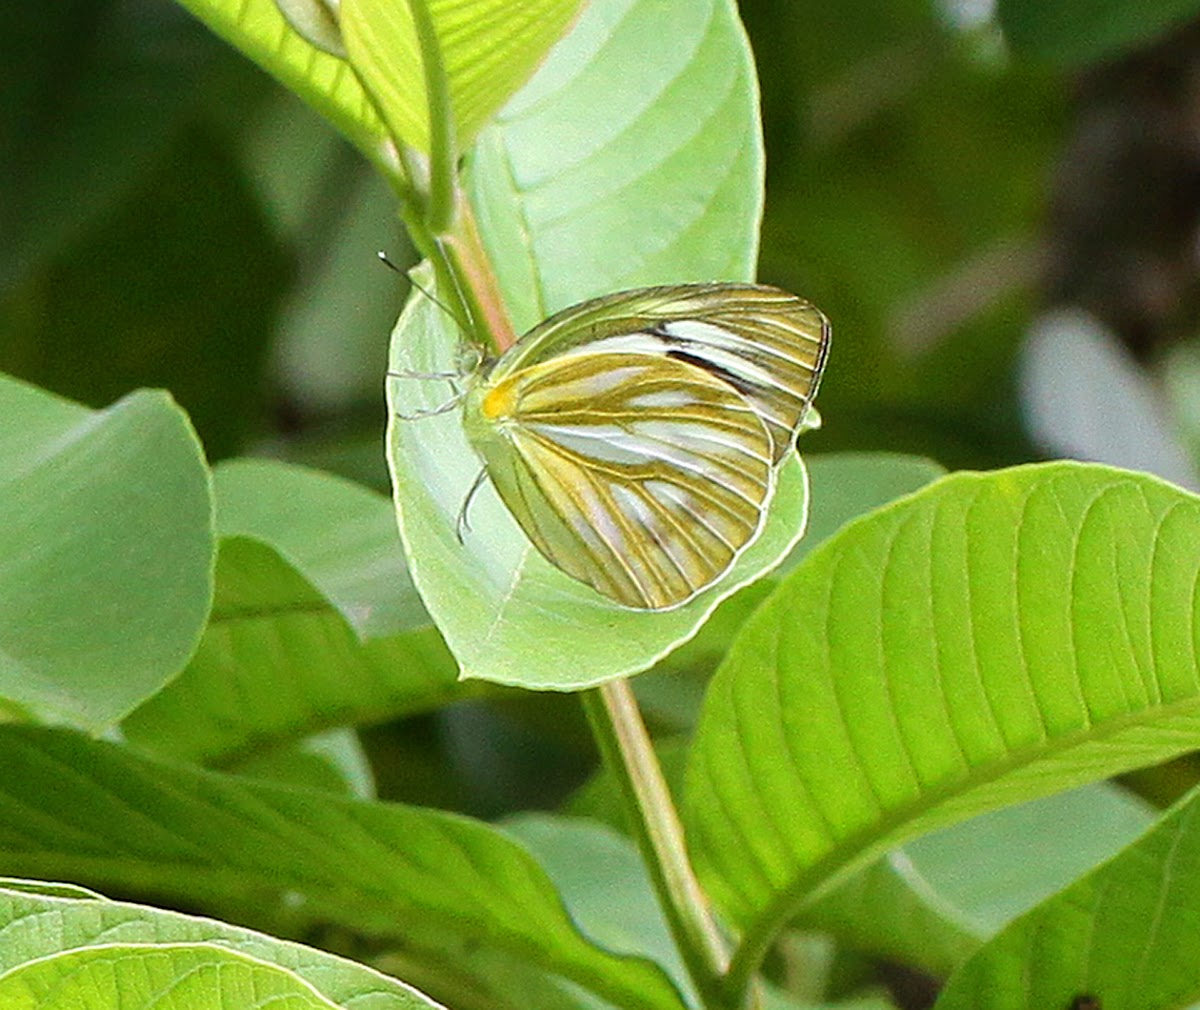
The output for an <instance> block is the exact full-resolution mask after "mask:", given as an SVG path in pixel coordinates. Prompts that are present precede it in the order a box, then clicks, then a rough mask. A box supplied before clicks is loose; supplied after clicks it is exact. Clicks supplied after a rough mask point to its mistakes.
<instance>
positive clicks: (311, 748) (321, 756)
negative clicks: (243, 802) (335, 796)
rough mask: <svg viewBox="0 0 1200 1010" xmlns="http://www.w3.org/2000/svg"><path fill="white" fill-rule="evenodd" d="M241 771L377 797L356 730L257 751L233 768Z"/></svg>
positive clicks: (364, 797) (269, 779)
mask: <svg viewBox="0 0 1200 1010" xmlns="http://www.w3.org/2000/svg"><path fill="white" fill-rule="evenodd" d="M229 770H230V771H236V772H237V773H238V774H239V775H246V776H249V777H250V778H254V779H263V780H265V781H267V782H278V783H280V784H282V785H293V786H300V787H302V788H305V789H325V790H328V791H329V792H332V793H339V794H341V795H344V796H355V797H357V798H358V799H360V800H369V799H374V798H375V776H374V774H373V773H372V771H371V764H370V761H369V760H368V758H367V755H366V752H365V751H364V750H363V746H362V743H361V742H360V741H359V739H358V734H357V733H355V732H354V730H352V729H349V728H346V727H343V728H341V729H331V730H326V731H325V732H324V733H315V734H313V735H312V736H310V737H305V738H304V739H303V740H300V741H298V742H296V743H289V744H284V745H282V746H280V747H276V748H274V749H273V750H267V751H265V752H262V753H258V754H254V755H253V756H251V757H250V758H248V759H246V760H243V761H239V762H238V763H237V764H236V765H234V766H232V767H230V768H229Z"/></svg>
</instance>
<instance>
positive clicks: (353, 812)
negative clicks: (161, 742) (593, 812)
mask: <svg viewBox="0 0 1200 1010" xmlns="http://www.w3.org/2000/svg"><path fill="white" fill-rule="evenodd" d="M0 767H3V768H4V769H5V776H4V779H3V781H2V782H0V862H2V863H3V865H4V866H6V867H9V868H11V869H12V871H13V872H15V873H19V874H24V875H27V876H46V877H62V876H68V875H70V876H73V877H76V878H83V879H84V880H85V882H87V883H94V884H98V885H100V886H102V887H105V888H109V889H112V888H136V889H137V890H138V891H139V892H141V893H147V892H151V893H155V894H161V895H164V896H168V897H170V898H171V899H173V900H175V901H180V902H186V903H187V904H188V905H189V906H192V907H196V906H201V907H204V908H205V909H206V910H211V911H212V912H213V913H215V914H218V915H221V916H223V917H226V918H231V919H236V920H238V921H243V922H244V921H247V919H253V920H254V921H256V922H264V921H265V922H270V923H273V924H274V923H280V924H286V926H287V928H288V929H289V930H296V929H301V928H306V927H307V928H315V927H317V926H323V927H326V928H328V927H330V926H332V927H338V928H343V929H346V930H351V931H354V932H357V933H361V934H363V935H365V936H368V937H375V938H379V939H380V940H389V941H392V942H396V943H398V944H399V945H400V946H402V947H403V948H404V949H405V950H406V951H408V952H409V953H410V955H411V956H413V957H420V958H422V959H424V960H426V961H428V960H429V959H431V958H432V959H433V961H434V962H435V963H436V962H437V961H440V960H442V959H444V957H445V952H446V950H447V949H448V948H449V946H450V945H453V946H460V945H461V946H466V947H482V948H487V949H490V950H493V951H495V952H497V953H498V954H507V955H508V956H510V957H519V958H525V959H527V960H528V961H529V962H530V963H532V964H533V965H535V966H536V967H537V968H539V969H541V970H542V971H545V972H549V973H553V974H557V975H559V976H562V977H564V978H566V979H569V980H571V981H572V982H574V983H576V984H578V985H580V986H583V987H584V988H587V989H590V990H592V991H594V992H596V993H598V994H601V995H603V996H604V997H605V998H607V999H609V1000H610V1001H611V1002H614V1003H619V1004H620V1005H622V1006H624V1007H627V1008H629V1010H679V1007H680V1006H681V1003H680V1001H679V997H678V995H677V993H676V991H675V989H674V987H673V986H672V985H671V983H670V982H669V980H668V979H667V977H666V976H665V975H664V974H663V973H662V972H661V970H660V969H658V968H657V967H656V966H654V965H652V964H650V963H648V962H646V961H644V960H639V959H636V958H630V957H621V956H618V955H615V954H613V953H610V952H608V951H606V950H604V949H602V948H600V947H597V946H595V945H594V944H592V943H591V942H589V941H588V940H587V939H586V938H585V937H583V936H582V935H581V934H580V933H579V931H578V930H577V928H576V927H575V925H574V924H573V923H572V921H571V919H570V918H569V916H568V915H567V914H566V912H565V910H564V909H563V906H562V902H561V899H560V898H559V896H558V893H557V892H556V891H555V890H554V888H553V886H552V885H551V883H550V881H549V880H548V879H547V878H546V876H545V874H544V873H543V872H542V871H541V870H540V869H539V867H538V866H537V864H536V863H535V862H534V861H533V860H532V859H531V858H530V857H529V855H528V854H527V853H526V852H525V851H524V850H523V849H522V848H521V847H520V846H519V845H517V844H515V843H514V842H512V841H511V840H510V839H509V838H507V837H506V836H505V835H504V834H503V833H501V832H500V831H498V830H497V829H495V828H493V827H490V826H489V825H486V824H484V823H482V822H479V821H473V820H471V819H469V818H465V817H461V816H457V815H453V814H446V813H442V812H439V811H434V810H424V809H420V808H416V807H406V806H401V805H398V804H390V803H387V804H385V803H370V802H363V801H361V800H351V799H346V798H343V797H339V796H335V795H332V794H330V793H326V792H315V791H309V790H303V789H296V788H290V787H282V786H276V785H268V784H266V783H262V782H254V781H251V780H248V779H242V778H238V777H234V776H224V775H217V774H214V773H211V772H199V771H196V770H194V769H191V768H186V767H183V766H172V765H167V764H162V763H159V762H156V761H151V760H149V759H146V758H143V757H138V756H135V755H133V754H131V753H129V752H128V751H126V750H123V749H121V748H118V747H115V746H112V745H108V744H103V743H99V742H96V741H92V740H88V739H86V738H84V737H82V736H79V735H77V734H73V733H66V732H55V731H49V730H35V729H31V728H27V727H14V726H9V727H0Z"/></svg>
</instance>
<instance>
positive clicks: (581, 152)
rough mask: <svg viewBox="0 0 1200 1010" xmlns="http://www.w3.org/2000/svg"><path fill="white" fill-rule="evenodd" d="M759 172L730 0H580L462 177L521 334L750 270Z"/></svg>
mask: <svg viewBox="0 0 1200 1010" xmlns="http://www.w3.org/2000/svg"><path fill="white" fill-rule="evenodd" d="M762 168H763V155H762V138H761V135H760V132H759V122H758V91H757V84H756V80H755V76H754V65H753V60H752V57H751V54H750V49H749V46H748V44H747V42H746V38H745V35H744V32H743V30H742V27H741V24H740V22H739V21H738V19H737V13H736V9H735V7H734V5H733V3H732V2H731V0H591V2H590V3H589V4H588V6H587V8H586V9H585V10H584V12H583V15H582V16H581V17H580V19H579V23H578V24H577V25H576V26H575V27H574V29H573V30H572V31H571V33H570V34H569V35H567V36H566V38H564V39H563V40H562V42H560V43H559V44H558V45H557V46H556V47H555V48H554V49H553V51H552V52H551V54H550V56H549V58H548V59H547V61H546V63H545V65H544V66H543V67H542V68H541V70H540V71H539V72H538V74H537V75H536V76H535V77H534V78H533V79H532V80H531V81H530V82H529V84H527V85H526V86H525V87H524V88H523V89H522V90H521V91H520V92H518V93H517V95H516V96H514V98H513V99H512V101H510V102H509V103H508V105H507V106H506V107H505V108H504V109H503V110H502V111H501V112H500V114H499V115H498V116H497V118H496V122H495V123H494V124H493V125H492V126H490V127H489V128H488V129H487V130H485V131H484V133H483V134H481V135H480V138H479V143H478V144H477V146H476V150H475V152H474V155H473V156H472V158H471V159H470V161H469V163H468V178H469V187H470V195H471V201H472V204H473V205H474V207H475V210H476V213H477V215H478V218H479V227H480V231H481V233H482V235H483V239H484V244H485V245H486V247H487V249H488V252H489V253H490V256H491V261H492V264H493V267H494V269H495V270H496V273H497V277H498V279H499V282H500V287H501V290H502V292H503V294H504V298H505V302H506V303H507V305H508V309H509V312H510V313H511V315H512V318H513V321H514V323H515V324H516V327H517V329H518V330H519V331H522V332H523V331H525V330H528V329H530V328H531V327H533V326H534V325H535V324H536V323H539V322H541V320H542V319H544V318H546V317H547V316H549V315H550V314H551V313H553V312H555V311H557V310H559V309H562V308H565V307H567V306H568V305H572V304H574V303H575V302H578V301H582V300H583V299H585V298H590V297H593V296H596V295H602V294H607V293H609V292H613V291H619V290H621V289H623V288H632V287H640V286H643V285H648V284H657V283H675V282H680V281H714V280H752V279H753V273H754V264H755V258H756V256H757V250H758V223H759V216H760V214H761V211H762ZM799 293H800V294H804V292H799ZM835 360H836V359H835Z"/></svg>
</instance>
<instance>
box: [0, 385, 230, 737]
mask: <svg viewBox="0 0 1200 1010" xmlns="http://www.w3.org/2000/svg"><path fill="white" fill-rule="evenodd" d="M0 418H3V424H2V425H0V697H3V698H4V699H6V700H7V701H9V702H11V703H14V704H16V705H18V706H23V707H24V708H25V709H26V710H27V711H28V712H30V713H32V714H33V715H35V716H36V717H37V718H40V719H43V720H47V721H54V722H69V723H72V724H74V725H76V726H79V727H81V728H86V729H90V730H101V729H104V728H106V727H108V726H110V725H112V724H113V723H115V722H116V721H117V720H118V719H120V718H121V716H123V715H124V714H125V713H126V712H128V711H129V710H130V709H132V708H133V707H134V706H135V705H137V704H138V703H139V702H140V701H142V700H143V699H145V698H146V697H148V696H150V695H152V694H153V693H154V692H155V691H157V690H158V689H159V688H161V687H162V686H163V685H164V684H165V683H167V682H168V681H170V680H171V679H172V678H173V677H175V676H176V674H178V673H179V671H180V670H181V669H182V668H183V666H184V664H185V663H186V662H187V660H188V657H189V656H190V655H191V653H192V651H193V650H194V649H195V647H196V642H197V641H198V640H199V637H200V632H201V629H202V628H203V627H204V621H205V618H206V617H207V615H208V610H209V605H210V603H211V599H212V558H213V530H212V521H213V520H212V492H211V488H210V484H209V474H208V469H207V467H206V466H205V465H204V458H203V455H202V453H201V450H200V445H199V443H198V442H197V440H196V436H195V433H194V432H193V431H192V428H191V425H190V424H189V423H188V419H187V417H186V415H185V414H184V413H183V411H181V410H180V409H179V407H178V406H176V405H175V403H174V402H173V401H172V400H171V399H170V398H169V397H168V396H167V395H166V394H164V393H161V392H150V391H142V392H137V393H133V394H131V395H129V396H127V397H125V398H124V399H123V400H120V401H119V402H117V403H115V404H114V405H113V406H111V407H109V408H108V409H106V410H100V411H93V410H88V409H86V408H84V407H81V406H79V405H77V404H74V403H69V402H67V401H66V400H62V399H59V398H58V397H55V396H52V395H51V394H49V393H45V392H42V391H41V390H38V389H35V388H33V387H32V386H26V385H24V384H23V383H20V382H17V381H16V380H14V379H10V378H7V377H5V376H0Z"/></svg>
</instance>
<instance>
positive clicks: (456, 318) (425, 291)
mask: <svg viewBox="0 0 1200 1010" xmlns="http://www.w3.org/2000/svg"><path fill="white" fill-rule="evenodd" d="M375 255H376V256H378V257H379V262H381V263H382V264H383V265H384V266H385V267H387V268H388V269H389V270H394V271H395V272H396V273H398V274H400V275H401V276H404V271H403V270H401V269H400V268H399V267H398V266H396V264H395V263H393V262H392V261H391V260H390V259H388V255H387V253H385V252H384V251H383V250H382V249H381V250H380V251H379V252H377V253H376V254H375ZM408 282H409V284H411V285H412V286H413V287H414V288H416V289H417V290H418V291H420V292H421V294H423V295H424V296H425V297H426V298H428V299H429V300H430V301H431V302H433V304H434V305H436V306H437V307H438V308H439V309H441V310H442V311H443V312H444V313H446V315H447V316H449V317H450V318H451V319H453V320H454V322H455V324H456V325H457V326H458V328H459V330H461V331H462V332H463V333H470V332H471V330H470V327H469V326H468V325H467V323H466V322H464V321H463V318H462V317H461V316H459V315H458V314H457V313H456V312H454V311H452V310H451V309H450V308H449V306H447V305H446V303H445V302H443V301H442V300H441V299H440V298H438V296H437V295H435V294H434V293H433V292H432V291H430V290H429V289H428V288H426V287H425V285H424V284H421V283H420V282H419V281H417V280H415V279H414V278H413V277H412V276H411V275H410V276H409V278H408ZM457 283H458V282H457V281H455V284H456V285H457Z"/></svg>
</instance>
